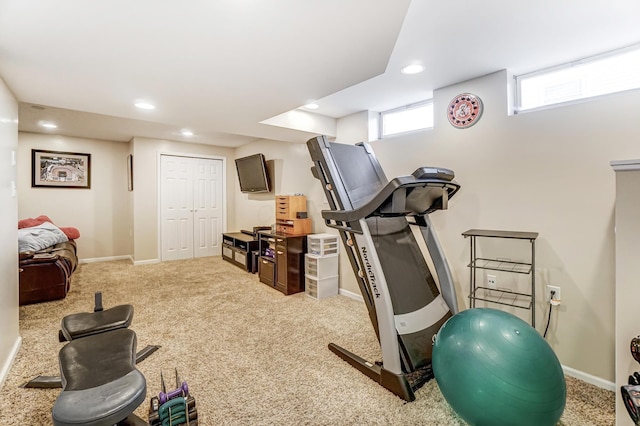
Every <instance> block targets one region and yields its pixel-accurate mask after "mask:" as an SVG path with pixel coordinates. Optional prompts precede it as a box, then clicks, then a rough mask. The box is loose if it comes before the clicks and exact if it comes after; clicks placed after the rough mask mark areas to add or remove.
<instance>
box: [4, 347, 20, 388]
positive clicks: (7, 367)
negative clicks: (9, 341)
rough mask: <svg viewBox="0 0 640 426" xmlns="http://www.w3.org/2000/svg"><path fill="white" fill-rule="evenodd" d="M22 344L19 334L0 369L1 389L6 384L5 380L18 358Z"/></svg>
mask: <svg viewBox="0 0 640 426" xmlns="http://www.w3.org/2000/svg"><path fill="white" fill-rule="evenodd" d="M21 344H22V337H20V336H18V338H17V339H16V341H15V343H14V344H13V348H11V352H10V353H9V356H8V357H7V359H6V361H5V363H4V365H3V366H2V370H0V389H2V386H3V385H4V381H5V379H6V378H7V375H8V374H9V370H10V369H11V366H12V365H13V361H14V360H15V359H16V356H18V351H19V350H20V345H21Z"/></svg>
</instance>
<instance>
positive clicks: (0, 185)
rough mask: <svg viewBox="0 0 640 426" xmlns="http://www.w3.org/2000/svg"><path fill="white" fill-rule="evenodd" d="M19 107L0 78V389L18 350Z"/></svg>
mask: <svg viewBox="0 0 640 426" xmlns="http://www.w3.org/2000/svg"><path fill="white" fill-rule="evenodd" d="M17 149H18V103H17V102H16V99H15V97H14V96H13V94H12V93H11V91H10V90H9V88H8V87H7V86H6V85H5V83H4V81H3V80H2V78H0V206H2V207H0V241H2V246H1V247H2V248H0V294H1V295H2V296H1V297H0V388H1V387H2V384H3V383H4V379H5V377H6V375H7V373H8V372H9V368H10V367H11V362H12V360H13V358H14V357H15V355H16V354H17V352H18V348H19V347H20V336H19V335H18V231H17V221H18V201H17V200H18V199H17V197H16V194H14V193H13V187H14V186H13V185H15V184H16V182H17V175H16V169H17V167H16V164H14V161H13V159H14V158H16V152H17Z"/></svg>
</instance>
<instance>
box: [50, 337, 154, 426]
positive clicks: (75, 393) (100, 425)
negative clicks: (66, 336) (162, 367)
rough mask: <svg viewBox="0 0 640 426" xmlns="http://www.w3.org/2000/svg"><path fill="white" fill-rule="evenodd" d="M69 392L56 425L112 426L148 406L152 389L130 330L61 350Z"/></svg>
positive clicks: (56, 410) (58, 405)
mask: <svg viewBox="0 0 640 426" xmlns="http://www.w3.org/2000/svg"><path fill="white" fill-rule="evenodd" d="M59 357H60V358H59V359H60V376H61V379H62V386H63V391H62V392H61V393H60V396H58V399H57V400H56V402H55V404H54V406H53V410H52V417H53V424H54V425H55V426H78V425H90V426H110V425H114V424H116V423H118V422H119V421H121V420H123V419H125V418H126V417H127V416H128V415H129V414H131V413H133V412H134V411H135V409H136V408H137V407H138V406H139V405H140V404H142V402H144V399H145V396H146V393H147V384H146V380H145V378H144V376H143V375H142V373H140V372H139V371H138V370H137V369H136V367H135V359H136V334H135V333H134V332H133V331H131V330H129V329H127V328H122V329H119V330H113V331H108V332H106V333H102V334H96V335H94V336H88V337H85V338H83V339H78V340H73V341H71V342H69V343H68V344H67V345H66V346H64V347H63V348H62V349H61V350H60V355H59Z"/></svg>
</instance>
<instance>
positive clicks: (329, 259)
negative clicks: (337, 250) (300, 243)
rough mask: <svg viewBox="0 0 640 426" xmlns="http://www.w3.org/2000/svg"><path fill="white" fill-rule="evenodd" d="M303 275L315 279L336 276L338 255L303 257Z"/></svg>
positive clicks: (309, 255) (307, 255) (306, 255)
mask: <svg viewBox="0 0 640 426" xmlns="http://www.w3.org/2000/svg"><path fill="white" fill-rule="evenodd" d="M304 274H305V275H311V276H313V277H315V278H328V277H333V276H336V275H338V255H337V254H332V255H330V256H323V257H320V256H315V255H313V254H308V253H307V254H305V255H304Z"/></svg>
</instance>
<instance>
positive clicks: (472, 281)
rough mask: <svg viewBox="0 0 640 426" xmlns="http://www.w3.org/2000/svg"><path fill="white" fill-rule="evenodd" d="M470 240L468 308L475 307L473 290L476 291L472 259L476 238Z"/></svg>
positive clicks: (474, 256)
mask: <svg viewBox="0 0 640 426" xmlns="http://www.w3.org/2000/svg"><path fill="white" fill-rule="evenodd" d="M469 238H470V240H471V241H470V243H469V244H470V245H471V250H469V253H470V258H469V266H470V267H471V269H470V271H469V307H470V308H475V307H476V299H475V297H474V296H475V295H474V293H473V292H474V290H475V289H476V264H475V263H474V259H475V258H476V237H475V235H472V236H470V237H469Z"/></svg>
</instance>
